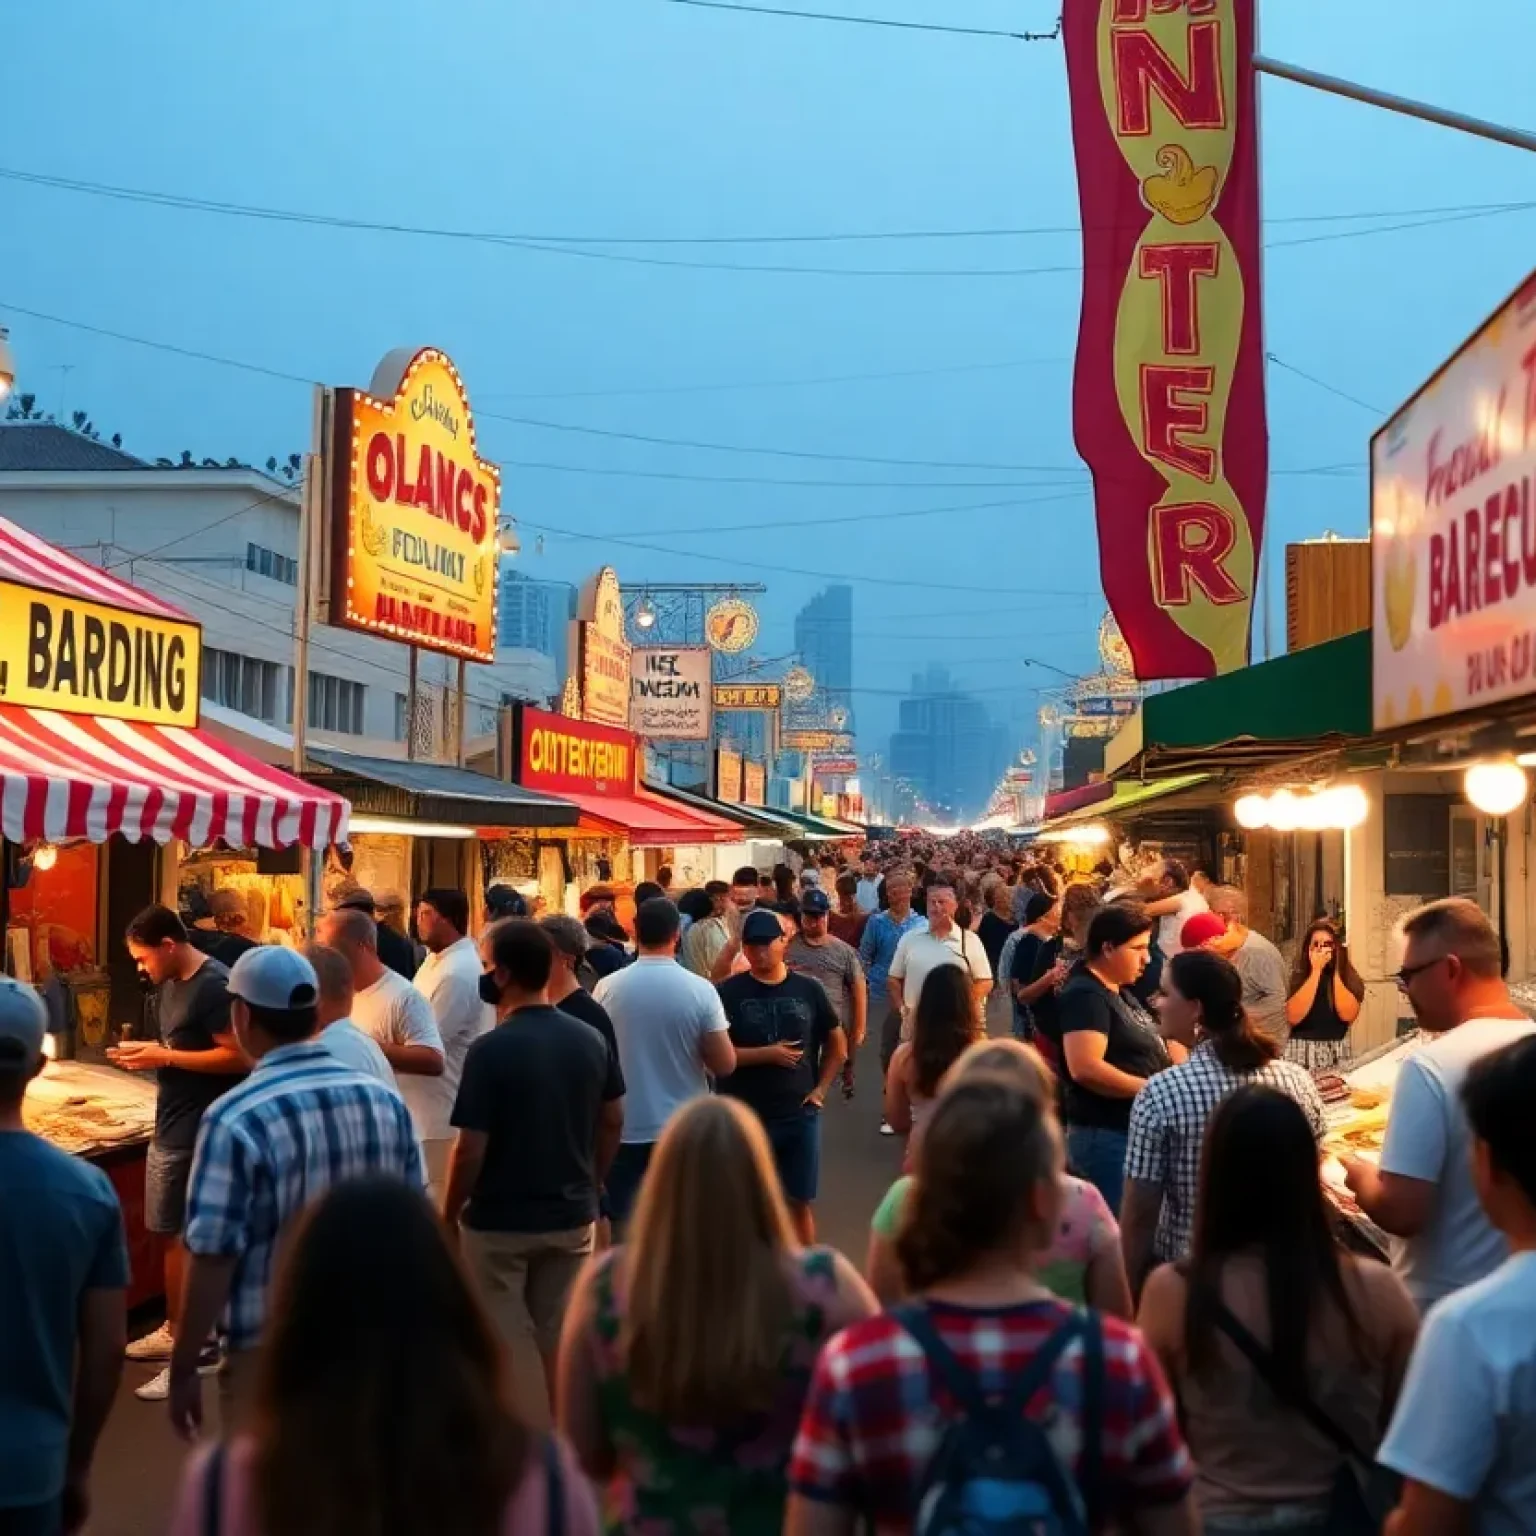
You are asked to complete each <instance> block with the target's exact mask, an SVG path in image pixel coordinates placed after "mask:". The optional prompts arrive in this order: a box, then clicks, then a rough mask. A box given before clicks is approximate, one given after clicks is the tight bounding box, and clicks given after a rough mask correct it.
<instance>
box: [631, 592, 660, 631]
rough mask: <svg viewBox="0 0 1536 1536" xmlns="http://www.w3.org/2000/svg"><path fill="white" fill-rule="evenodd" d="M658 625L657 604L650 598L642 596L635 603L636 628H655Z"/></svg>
mask: <svg viewBox="0 0 1536 1536" xmlns="http://www.w3.org/2000/svg"><path fill="white" fill-rule="evenodd" d="M655 627H656V605H655V603H653V602H652V601H651V600H650V598H649V597H648V596H647V597H642V598H641V599H640V601H639V602H638V603H636V604H635V628H636V629H654V628H655Z"/></svg>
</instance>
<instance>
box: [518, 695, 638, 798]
mask: <svg viewBox="0 0 1536 1536" xmlns="http://www.w3.org/2000/svg"><path fill="white" fill-rule="evenodd" d="M516 731H517V742H516V757H517V769H518V771H517V782H518V783H519V784H521V785H523V786H524V787H525V788H527V789H538V790H544V791H547V792H548V793H550V794H556V795H558V794H560V793H562V792H564V791H568V792H570V793H573V794H583V795H625V796H628V795H632V794H633V793H634V790H635V776H636V771H635V770H636V759H635V738H634V737H633V736H632V735H631V734H630V733H629V732H628V731H616V730H611V729H609V728H608V727H606V726H600V725H592V724H589V723H588V722H586V721H584V720H571V719H568V718H567V717H566V716H564V715H551V714H547V713H546V712H545V711H544V710H542V709H533V708H530V707H529V706H528V705H526V704H525V705H522V706H520V707H519V709H518V711H517V716H516Z"/></svg>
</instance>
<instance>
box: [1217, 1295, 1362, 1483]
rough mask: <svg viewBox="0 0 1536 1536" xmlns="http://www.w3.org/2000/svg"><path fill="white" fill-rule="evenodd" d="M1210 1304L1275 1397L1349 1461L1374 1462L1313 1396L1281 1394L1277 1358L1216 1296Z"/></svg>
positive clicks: (1223, 1330) (1225, 1330)
mask: <svg viewBox="0 0 1536 1536" xmlns="http://www.w3.org/2000/svg"><path fill="white" fill-rule="evenodd" d="M1211 1300H1212V1302H1213V1304H1214V1311H1213V1316H1214V1319H1215V1323H1216V1326H1217V1327H1218V1328H1220V1329H1221V1331H1222V1332H1223V1333H1224V1334H1226V1336H1227V1337H1228V1338H1229V1339H1231V1341H1232V1342H1233V1343H1234V1344H1235V1345H1237V1347H1238V1349H1239V1350H1241V1351H1242V1353H1243V1354H1244V1355H1246V1356H1247V1357H1248V1361H1249V1363H1250V1364H1251V1365H1252V1366H1253V1368H1254V1370H1256V1371H1257V1372H1258V1373H1259V1375H1260V1377H1262V1378H1263V1380H1264V1383H1265V1385H1266V1386H1268V1388H1269V1389H1270V1391H1271V1392H1273V1393H1274V1394H1275V1397H1276V1398H1277V1399H1278V1400H1279V1401H1280V1402H1282V1403H1284V1404H1285V1406H1286V1407H1287V1408H1289V1409H1291V1410H1292V1412H1294V1413H1299V1414H1300V1415H1301V1416H1302V1418H1304V1419H1305V1420H1306V1421H1307V1423H1309V1424H1310V1425H1311V1426H1312V1428H1313V1429H1315V1430H1316V1431H1317V1432H1318V1434H1320V1435H1321V1436H1322V1437H1323V1438H1324V1439H1325V1440H1327V1441H1328V1442H1329V1444H1331V1445H1333V1446H1334V1447H1336V1448H1337V1450H1338V1451H1339V1453H1340V1454H1341V1455H1342V1456H1343V1457H1344V1458H1345V1460H1346V1461H1355V1462H1359V1463H1362V1464H1363V1465H1365V1466H1367V1467H1368V1466H1370V1465H1371V1464H1372V1462H1373V1461H1374V1460H1375V1458H1374V1457H1372V1456H1366V1455H1363V1454H1362V1453H1361V1451H1360V1449H1359V1447H1358V1446H1357V1445H1356V1444H1355V1442H1354V1441H1353V1440H1351V1439H1350V1437H1349V1436H1348V1435H1347V1434H1345V1433H1344V1431H1343V1430H1342V1429H1340V1428H1339V1426H1338V1425H1337V1424H1335V1423H1334V1421H1333V1420H1332V1419H1331V1418H1329V1417H1328V1415H1327V1414H1326V1413H1324V1412H1323V1410H1322V1409H1321V1408H1319V1407H1318V1406H1317V1404H1316V1403H1315V1402H1313V1400H1312V1397H1311V1394H1310V1393H1303V1394H1302V1396H1301V1397H1300V1398H1297V1397H1296V1396H1295V1395H1294V1394H1293V1393H1289V1392H1282V1391H1281V1390H1280V1387H1279V1386H1278V1385H1277V1383H1276V1380H1275V1357H1274V1356H1273V1355H1272V1354H1271V1353H1270V1352H1269V1351H1268V1350H1267V1349H1265V1348H1264V1346H1263V1345H1262V1344H1260V1343H1259V1341H1258V1340H1257V1339H1256V1338H1255V1337H1254V1336H1253V1335H1252V1334H1251V1333H1250V1332H1249V1331H1248V1329H1247V1328H1245V1327H1244V1326H1243V1324H1242V1323H1241V1322H1239V1321H1238V1319H1237V1316H1236V1315H1235V1314H1234V1313H1233V1312H1232V1311H1231V1310H1230V1309H1229V1308H1228V1307H1227V1305H1226V1303H1225V1302H1223V1301H1221V1300H1220V1299H1219V1298H1217V1297H1214V1296H1213V1297H1212V1298H1211Z"/></svg>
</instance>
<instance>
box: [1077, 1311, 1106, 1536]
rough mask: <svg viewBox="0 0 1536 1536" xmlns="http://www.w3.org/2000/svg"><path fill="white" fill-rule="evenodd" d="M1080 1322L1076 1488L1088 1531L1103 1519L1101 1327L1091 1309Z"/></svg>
mask: <svg viewBox="0 0 1536 1536" xmlns="http://www.w3.org/2000/svg"><path fill="white" fill-rule="evenodd" d="M1081 1316H1082V1319H1083V1420H1082V1431H1083V1449H1082V1454H1081V1457H1080V1459H1079V1461H1078V1474H1077V1476H1078V1487H1079V1489H1080V1490H1081V1491H1082V1496H1083V1505H1084V1508H1085V1509H1086V1511H1087V1514H1088V1529H1089V1530H1090V1531H1096V1530H1098V1529H1099V1525H1100V1522H1101V1521H1102V1519H1103V1488H1104V1325H1103V1323H1102V1321H1101V1320H1100V1318H1099V1314H1098V1313H1097V1312H1095V1311H1093V1310H1092V1309H1091V1308H1085V1309H1084V1310H1083V1311H1082V1314H1081Z"/></svg>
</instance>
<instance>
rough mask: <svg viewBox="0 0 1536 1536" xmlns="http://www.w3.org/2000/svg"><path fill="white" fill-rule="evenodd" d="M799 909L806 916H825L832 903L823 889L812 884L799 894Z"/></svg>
mask: <svg viewBox="0 0 1536 1536" xmlns="http://www.w3.org/2000/svg"><path fill="white" fill-rule="evenodd" d="M800 910H801V912H803V913H804V914H805V915H806V916H807V917H825V916H826V915H827V913H829V912H830V911H831V910H832V903H831V901H830V900H829V898H828V896H827V893H826V892H825V891H824V890H822V889H821V888H820V887H819V886H812V887H811V889H810V890H808V891H805V892H803V893H802V894H801V897H800Z"/></svg>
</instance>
